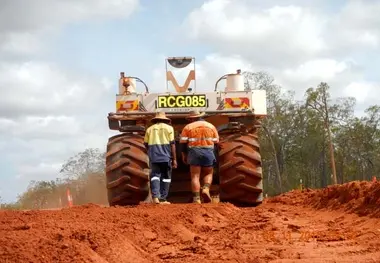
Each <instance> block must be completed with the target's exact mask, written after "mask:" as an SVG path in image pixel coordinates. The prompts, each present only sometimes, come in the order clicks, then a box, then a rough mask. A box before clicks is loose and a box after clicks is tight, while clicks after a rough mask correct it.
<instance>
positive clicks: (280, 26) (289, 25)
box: [184, 0, 326, 65]
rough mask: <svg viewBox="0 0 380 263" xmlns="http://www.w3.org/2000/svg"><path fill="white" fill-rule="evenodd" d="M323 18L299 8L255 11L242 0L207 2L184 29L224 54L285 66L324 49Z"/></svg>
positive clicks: (281, 7) (196, 11)
mask: <svg viewBox="0 0 380 263" xmlns="http://www.w3.org/2000/svg"><path fill="white" fill-rule="evenodd" d="M325 23H326V18H325V17H324V16H321V15H317V14H315V13H314V12H312V11H311V10H309V9H307V8H305V7H300V6H293V5H289V6H277V5H275V6H272V7H269V8H267V9H261V10H257V9H256V8H254V7H252V8H250V6H249V4H247V3H246V2H245V1H241V2H237V1H231V0H220V1H219V0H212V1H207V2H206V3H204V4H203V5H202V7H200V8H198V9H196V10H194V11H193V12H192V13H191V14H190V15H189V16H188V18H187V19H186V21H185V23H184V26H185V27H186V28H187V29H189V30H190V36H191V37H192V38H193V39H197V40H198V41H202V42H204V43H210V44H217V45H218V50H219V51H220V52H221V53H223V54H226V55H231V54H242V55H244V57H245V58H246V59H249V60H252V61H255V63H257V64H260V65H271V64H274V63H276V64H277V65H288V64H289V63H295V62H299V61H302V59H305V58H310V57H314V56H315V55H316V54H318V53H319V52H321V51H323V50H324V49H326V43H325V41H324V39H323V38H322V35H321V34H322V32H323V28H324V26H325Z"/></svg>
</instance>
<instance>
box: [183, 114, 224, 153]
mask: <svg viewBox="0 0 380 263" xmlns="http://www.w3.org/2000/svg"><path fill="white" fill-rule="evenodd" d="M218 142H219V134H218V131H217V130H216V128H215V126H214V125H212V124H211V123H209V122H207V121H203V120H200V121H195V122H192V123H189V124H188V125H186V126H185V128H183V130H182V133H181V138H180V143H187V145H188V147H189V148H194V147H196V148H213V147H214V144H215V143H218Z"/></svg>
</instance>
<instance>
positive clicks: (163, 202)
mask: <svg viewBox="0 0 380 263" xmlns="http://www.w3.org/2000/svg"><path fill="white" fill-rule="evenodd" d="M160 204H163V205H169V204H170V202H169V201H166V200H165V199H161V200H160Z"/></svg>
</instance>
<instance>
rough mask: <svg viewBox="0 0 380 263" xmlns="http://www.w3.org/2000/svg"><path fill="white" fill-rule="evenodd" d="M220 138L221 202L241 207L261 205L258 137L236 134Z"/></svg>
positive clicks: (261, 182)
mask: <svg viewBox="0 0 380 263" xmlns="http://www.w3.org/2000/svg"><path fill="white" fill-rule="evenodd" d="M221 139H222V140H221V142H220V150H219V178H220V201H222V202H229V203H232V204H234V205H239V206H256V205H259V204H261V203H262V200H263V181H262V163H261V155H260V145H259V141H258V137H257V134H244V135H240V134H234V135H227V136H226V137H224V138H221Z"/></svg>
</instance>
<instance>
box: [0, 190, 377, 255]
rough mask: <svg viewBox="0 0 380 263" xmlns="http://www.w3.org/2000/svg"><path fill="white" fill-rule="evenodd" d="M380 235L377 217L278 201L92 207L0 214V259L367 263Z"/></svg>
mask: <svg viewBox="0 0 380 263" xmlns="http://www.w3.org/2000/svg"><path fill="white" fill-rule="evenodd" d="M293 199H297V200H298V197H297V196H293ZM300 199H302V198H300ZM379 233H380V220H379V219H374V218H372V219H370V218H359V217H357V216H356V215H348V214H345V213H343V212H341V211H330V212H328V211H320V210H313V209H310V208H302V207H295V206H291V205H285V204H279V203H264V204H263V205H261V206H259V207H256V208H236V207H234V206H233V205H230V204H206V205H196V204H179V205H177V204H173V205H159V206H157V205H153V204H144V205H140V206H137V207H100V206H97V205H93V204H90V205H86V206H80V207H74V208H70V209H62V210H49V211H0V262H7V263H11V262H12V263H13V262H38V263H45V262H65V263H66V262H76V263H77V262H78V263H80V262H101V263H106V262H110V263H111V262H118V263H121V262H126V263H127V262H128V263H140V262H142V263H145V262H155V263H156V262H157V263H159V262H172V263H188V262H205V263H211V262H213V263H216V262H223V263H232V262H234V263H237V262H255V263H261V262H263V263H264V262H276V263H279V262H307V263H312V262H323V263H326V262H327V263H328V262H355V263H361V262H363V263H369V262H380V237H379Z"/></svg>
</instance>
